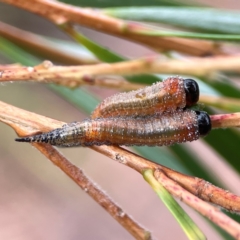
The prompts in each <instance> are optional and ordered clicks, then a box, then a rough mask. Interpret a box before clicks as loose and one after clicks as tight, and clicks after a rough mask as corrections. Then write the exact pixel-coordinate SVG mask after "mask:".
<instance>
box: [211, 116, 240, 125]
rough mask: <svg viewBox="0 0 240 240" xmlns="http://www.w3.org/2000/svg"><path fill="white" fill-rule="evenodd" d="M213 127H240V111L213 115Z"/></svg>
mask: <svg viewBox="0 0 240 240" xmlns="http://www.w3.org/2000/svg"><path fill="white" fill-rule="evenodd" d="M211 121H212V126H213V128H227V127H240V113H229V114H219V115H213V116H211Z"/></svg>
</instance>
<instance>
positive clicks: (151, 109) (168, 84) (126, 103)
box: [91, 77, 199, 119]
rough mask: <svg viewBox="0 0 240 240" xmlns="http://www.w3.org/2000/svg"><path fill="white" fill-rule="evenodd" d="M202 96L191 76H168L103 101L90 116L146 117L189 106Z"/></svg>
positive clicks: (94, 117)
mask: <svg viewBox="0 0 240 240" xmlns="http://www.w3.org/2000/svg"><path fill="white" fill-rule="evenodd" d="M198 99H199V88H198V84H197V83H196V82H195V81H194V80H192V79H183V78H180V77H169V78H167V79H166V80H164V81H163V82H158V83H156V84H153V85H152V86H149V87H145V88H142V89H139V90H136V91H131V92H124V93H119V94H116V95H113V96H111V97H108V98H106V99H105V100H103V101H102V102H101V103H100V104H99V105H98V106H97V107H96V109H95V110H94V111H93V113H92V115H91V118H92V119H96V118H99V117H101V118H108V117H118V116H122V117H124V116H147V115H153V114H155V113H159V114H161V113H163V112H173V111H175V110H177V109H179V108H185V107H190V106H192V105H194V104H196V103H197V101H198Z"/></svg>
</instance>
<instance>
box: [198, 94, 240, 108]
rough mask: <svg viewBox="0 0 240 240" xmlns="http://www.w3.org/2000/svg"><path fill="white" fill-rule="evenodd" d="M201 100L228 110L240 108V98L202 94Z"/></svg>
mask: <svg viewBox="0 0 240 240" xmlns="http://www.w3.org/2000/svg"><path fill="white" fill-rule="evenodd" d="M199 101H200V102H201V103H204V104H206V105H208V106H214V107H217V108H220V109H224V110H227V111H230V110H231V111H238V110H239V109H240V100H239V99H237V98H229V97H223V96H211V95H201V96H200V97H199Z"/></svg>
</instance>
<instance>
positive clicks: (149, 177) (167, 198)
mask: <svg viewBox="0 0 240 240" xmlns="http://www.w3.org/2000/svg"><path fill="white" fill-rule="evenodd" d="M143 177H144V179H145V180H146V181H147V182H148V183H149V184H150V186H151V187H152V188H153V190H154V191H155V192H156V193H157V195H158V196H159V198H160V199H161V200H162V202H163V203H164V204H165V206H166V207H167V208H168V210H169V211H170V212H171V213H172V214H173V216H174V217H175V219H176V220H177V221H178V223H179V224H180V226H181V227H182V229H183V231H184V232H185V233H186V235H187V236H188V238H189V239H192V240H200V239H201V240H202V239H206V237H205V235H204V234H203V232H202V231H201V230H200V229H199V228H198V226H197V225H196V224H195V223H194V222H193V221H192V219H191V218H190V217H189V216H188V215H187V213H186V212H185V211H184V210H183V209H182V207H181V206H180V205H179V204H178V203H177V202H176V201H175V199H174V198H173V197H172V196H171V194H170V193H169V192H168V191H167V190H166V189H165V188H164V187H163V186H162V185H161V184H160V183H159V182H158V181H157V180H156V179H155V177H154V175H153V171H152V170H151V169H147V170H145V171H144V172H143Z"/></svg>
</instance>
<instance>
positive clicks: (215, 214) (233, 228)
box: [154, 170, 240, 239]
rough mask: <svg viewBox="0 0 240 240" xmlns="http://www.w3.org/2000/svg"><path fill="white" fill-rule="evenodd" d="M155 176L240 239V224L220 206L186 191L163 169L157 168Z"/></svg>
mask: <svg viewBox="0 0 240 240" xmlns="http://www.w3.org/2000/svg"><path fill="white" fill-rule="evenodd" d="M154 176H155V177H156V179H157V180H158V181H159V182H161V183H162V185H163V186H164V187H165V188H166V189H167V190H168V191H169V192H170V193H171V194H172V195H173V196H175V197H177V198H179V199H181V200H182V201H183V202H185V203H186V204H188V205H189V206H190V207H194V206H195V205H197V207H194V209H196V210H197V211H198V212H200V213H202V214H203V215H204V214H206V215H204V216H205V217H207V218H209V219H210V220H211V221H212V222H214V223H216V224H217V225H218V226H220V227H221V228H223V229H225V230H227V232H228V233H230V234H231V235H232V236H233V237H234V238H235V239H240V225H239V224H238V223H236V222H232V221H229V218H228V217H227V218H226V215H225V214H223V213H221V212H220V210H219V209H218V208H216V207H212V206H210V205H209V204H207V203H206V202H204V201H202V200H201V199H199V198H197V197H196V196H194V195H193V194H191V193H189V192H187V191H185V189H183V188H182V187H181V186H179V185H178V184H176V182H174V181H172V180H171V179H169V178H168V177H167V176H166V175H165V174H164V173H163V172H162V171H159V170H156V171H155V173H154Z"/></svg>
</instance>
